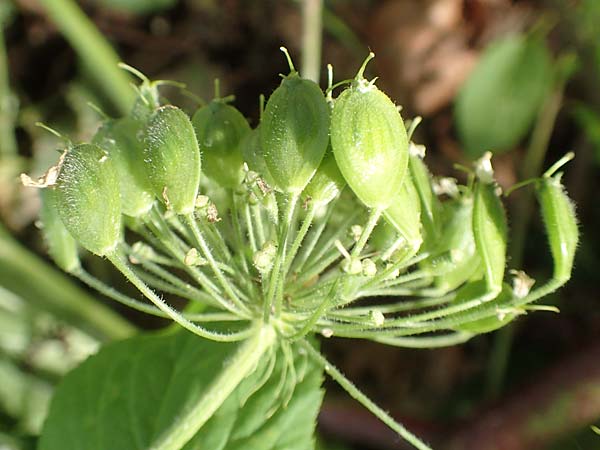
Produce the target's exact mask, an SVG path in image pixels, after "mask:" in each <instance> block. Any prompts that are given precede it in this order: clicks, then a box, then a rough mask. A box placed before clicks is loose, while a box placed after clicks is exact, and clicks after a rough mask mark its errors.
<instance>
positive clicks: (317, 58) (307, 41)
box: [302, 0, 323, 83]
mask: <svg viewBox="0 0 600 450" xmlns="http://www.w3.org/2000/svg"><path fill="white" fill-rule="evenodd" d="M322 21H323V0H303V2H302V76H303V77H304V78H308V79H309V80H313V81H314V82H315V83H318V82H319V78H320V77H319V74H320V68H321V46H322V41H323V28H322V26H321V24H322Z"/></svg>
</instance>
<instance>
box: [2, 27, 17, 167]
mask: <svg viewBox="0 0 600 450" xmlns="http://www.w3.org/2000/svg"><path fill="white" fill-rule="evenodd" d="M15 102H16V100H15V99H14V98H13V96H12V93H11V92H10V86H9V75H8V58H7V55H6V47H5V44H4V24H3V23H2V18H1V17H0V159H4V158H11V157H14V156H16V154H17V141H16V140H15V134H14V123H15V115H16V114H15V113H16V105H15Z"/></svg>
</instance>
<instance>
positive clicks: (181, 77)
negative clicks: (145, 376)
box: [0, 0, 600, 450]
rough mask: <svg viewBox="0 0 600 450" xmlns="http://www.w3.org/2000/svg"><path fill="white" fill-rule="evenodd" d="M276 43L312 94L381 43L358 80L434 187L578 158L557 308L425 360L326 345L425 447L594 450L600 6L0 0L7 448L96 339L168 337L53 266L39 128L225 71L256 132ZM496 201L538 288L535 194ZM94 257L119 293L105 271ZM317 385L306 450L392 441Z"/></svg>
mask: <svg viewBox="0 0 600 450" xmlns="http://www.w3.org/2000/svg"><path fill="white" fill-rule="evenodd" d="M321 30H322V36H321ZM282 44H283V45H285V46H287V47H288V48H289V49H290V50H291V51H292V53H293V55H297V57H296V59H297V60H298V61H300V60H301V58H302V67H303V70H305V71H306V73H307V74H310V75H312V76H318V77H320V79H321V82H322V83H324V81H325V75H326V74H325V70H324V67H325V63H332V64H333V66H334V68H335V76H336V79H344V78H348V77H350V76H352V75H353V74H354V73H355V71H356V69H357V67H358V65H359V64H360V62H361V61H362V59H363V58H364V56H365V54H366V52H367V49H369V48H370V49H372V50H373V51H374V52H375V53H376V55H377V58H376V59H375V64H374V65H373V66H372V67H371V75H374V76H378V77H379V82H378V83H379V85H380V86H381V87H382V88H383V89H384V90H385V91H386V92H387V93H388V94H389V95H390V97H391V98H392V99H393V100H394V101H395V102H396V103H397V104H400V105H402V107H403V116H404V117H405V118H411V117H414V116H416V115H420V116H423V118H424V121H423V124H422V125H421V126H420V127H419V128H418V130H417V133H416V137H415V140H416V141H417V142H418V143H423V144H425V145H426V146H427V161H428V164H429V165H430V167H432V170H433V172H434V174H450V173H452V174H453V175H454V176H456V177H461V173H460V172H459V171H456V170H454V169H453V166H454V164H456V163H459V164H465V163H468V161H469V160H471V159H473V158H476V157H478V156H479V155H481V153H482V152H484V151H486V150H491V151H493V152H494V153H495V155H496V159H495V168H496V174H497V177H498V179H499V182H500V183H501V184H502V185H505V186H507V185H510V184H513V183H515V182H518V181H520V180H523V179H527V178H531V177H535V176H538V175H539V174H540V173H541V171H542V168H543V167H547V166H548V165H549V164H550V163H551V162H553V161H555V160H556V159H557V158H559V157H560V156H562V155H563V154H564V153H565V152H566V151H569V150H573V151H574V152H575V154H576V159H575V160H574V162H573V163H571V164H570V166H569V167H568V168H567V170H566V186H567V189H568V191H569V193H570V195H571V196H572V197H573V198H574V199H575V201H576V203H577V205H578V213H579V219H580V226H581V231H582V244H581V246H580V249H579V253H578V257H577V265H576V272H575V274H574V278H573V280H572V281H571V282H570V283H569V284H568V285H567V287H566V288H564V289H563V290H562V291H560V292H559V293H558V294H556V295H555V296H554V297H553V298H552V299H550V302H551V303H552V304H553V305H555V306H557V307H559V308H560V310H561V314H559V315H556V314H551V313H538V314H534V315H531V316H527V317H523V318H521V319H520V320H519V321H517V322H516V324H515V325H511V326H510V328H508V329H503V330H500V331H499V332H496V333H493V334H489V335H485V336H481V337H478V338H476V339H473V340H472V341H470V342H468V343H467V344H466V345H462V346H457V347H450V348H445V349H437V350H432V351H418V350H400V349H396V348H387V347H384V346H381V345H378V344H373V343H369V342H352V343H348V342H337V341H335V340H332V341H327V342H325V343H324V350H325V352H326V353H327V354H329V355H331V358H332V359H333V361H334V362H336V363H337V364H338V365H339V366H341V367H342V368H343V369H344V371H345V372H346V373H347V375H348V376H349V377H350V378H351V379H354V380H355V381H356V382H357V384H358V385H359V386H361V387H363V388H364V389H365V391H366V392H367V393H368V394H369V395H370V396H371V397H372V398H373V399H374V400H376V401H377V402H379V403H380V404H381V405H383V407H384V408H385V409H387V410H389V411H391V412H392V414H393V415H395V416H397V417H398V418H399V419H401V420H402V421H403V422H404V423H406V424H407V425H408V427H409V428H411V429H412V430H414V431H415V432H416V433H417V434H420V435H422V436H424V437H426V438H427V439H428V440H429V441H431V442H433V443H435V444H436V445H435V448H440V449H456V450H459V449H464V450H469V449H473V450H475V449H476V450H492V449H495V450H521V449H523V450H525V449H527V450H531V449H538V448H539V449H556V450H559V449H560V450H563V449H590V450H591V449H597V448H600V436H599V435H598V434H596V432H594V429H593V428H592V427H591V426H592V425H593V424H596V425H600V345H599V344H598V342H599V341H598V338H599V337H600V308H599V305H600V291H599V289H598V285H597V284H596V282H597V281H598V277H597V271H598V267H600V251H599V250H600V244H599V239H600V234H599V233H598V232H597V230H598V229H600V208H599V207H598V204H597V201H596V200H597V199H596V197H595V195H596V194H594V193H595V192H597V189H598V188H599V185H598V184H599V183H598V181H599V177H598V175H599V173H600V172H599V170H598V166H599V165H600V90H599V89H598V88H597V86H598V85H599V83H600V2H599V1H598V0H520V1H517V0H513V1H511V0H386V1H378V0H353V1H350V0H325V1H323V2H321V1H320V0H296V1H293V0H253V1H251V0H81V1H78V2H74V1H73V0H2V1H0V216H1V219H2V222H1V224H0V449H2V450H4V449H10V450H13V449H30V448H35V445H36V436H37V434H38V433H39V430H40V426H41V423H42V422H43V419H44V416H45V411H46V408H47V405H48V402H49V399H50V398H51V395H52V389H53V386H55V385H56V383H57V382H58V381H59V380H60V378H61V376H62V375H64V373H66V372H67V371H68V370H69V369H70V368H72V367H74V366H75V365H76V364H77V363H78V362H80V361H81V360H82V359H84V358H85V357H86V356H87V355H89V354H91V353H93V352H94V351H96V349H97V348H98V346H99V345H101V344H102V343H103V342H106V341H108V340H113V339H119V338H122V337H125V336H128V335H131V334H133V333H135V332H136V329H150V328H156V327H158V326H162V325H164V323H162V322H160V321H158V320H156V319H152V318H149V317H146V316H141V315H139V314H137V313H134V312H132V311H129V310H124V309H123V308H121V307H119V306H117V305H114V304H112V303H109V302H108V301H107V300H105V299H103V298H100V297H99V296H98V295H97V294H95V293H92V292H89V291H87V290H86V289H84V288H83V287H82V286H80V285H79V284H78V283H77V282H75V281H74V280H72V279H70V278H68V277H67V276H65V275H63V274H62V273H61V272H60V271H59V270H58V269H57V268H55V267H54V266H53V265H52V264H51V263H50V262H49V260H48V258H47V256H46V251H45V248H44V243H43V242H42V241H41V238H40V235H39V232H38V230H37V222H36V218H37V214H38V208H39V200H38V198H37V192H35V191H34V190H32V189H24V188H22V187H21V186H20V185H19V183H18V182H17V178H18V175H19V174H20V173H21V172H27V173H30V174H33V175H40V174H42V173H43V172H44V171H45V169H46V168H47V167H48V166H49V165H51V164H52V163H53V162H54V161H55V160H56V155H57V153H56V151H57V150H59V149H60V148H61V147H62V146H63V142H62V141H61V139H60V138H58V137H56V136H55V135H53V134H51V133H48V132H47V131H46V130H44V129H42V128H40V127H38V126H36V123H38V122H43V123H46V124H49V125H50V126H52V128H54V129H56V130H57V131H58V132H60V133H61V134H63V135H65V136H69V137H70V138H71V139H72V140H73V141H75V142H77V141H79V140H83V139H88V138H89V137H90V136H91V135H92V134H93V133H94V132H95V130H96V127H97V125H98V122H99V114H98V112H97V111H96V109H94V108H91V107H90V106H89V104H90V103H91V104H93V105H96V107H97V108H99V109H101V110H103V111H105V112H106V113H107V114H109V115H119V114H120V113H123V112H124V111H127V109H128V108H129V104H130V101H131V98H132V97H133V94H134V92H133V90H132V89H131V87H130V86H129V83H130V82H132V81H134V80H132V79H131V78H130V76H129V75H128V74H127V73H126V72H124V71H122V70H120V69H118V68H117V62H118V61H124V62H126V63H127V64H129V65H131V66H134V67H136V68H138V69H139V70H141V71H142V72H144V73H145V74H146V75H148V76H149V77H150V78H152V79H167V80H177V81H180V82H183V83H185V84H186V86H187V88H186V90H181V89H178V88H173V87H166V88H165V89H164V90H163V94H164V95H165V97H166V98H168V99H169V100H170V101H173V102H174V103H177V104H179V105H182V106H183V107H184V109H187V110H188V111H189V112H191V111H193V109H194V108H195V106H196V105H197V102H198V97H200V98H203V99H206V100H209V99H210V97H211V95H212V90H213V79H214V78H219V79H220V80H221V86H222V88H221V89H222V92H224V93H225V94H230V93H231V94H235V96H236V101H235V104H236V106H237V107H238V108H239V109H240V110H241V111H242V112H243V113H244V114H245V115H246V116H247V117H248V118H249V120H250V123H251V124H252V125H253V126H255V125H256V124H257V120H258V96H259V94H261V93H264V94H266V95H268V94H269V93H270V92H272V90H273V89H274V88H275V87H276V86H277V84H278V83H279V78H278V77H277V76H276V74H278V73H283V72H286V63H285V60H284V59H283V58H282V57H281V56H280V54H279V51H278V48H279V46H280V45H282ZM319 60H321V61H322V63H319ZM315 63H317V65H315ZM311 64H312V65H311ZM316 68H320V72H316V70H318V69H316ZM317 74H318V75H317ZM190 93H193V95H191V94H190ZM509 203H510V208H511V210H512V211H511V212H512V214H511V216H512V217H513V223H511V227H512V228H513V230H514V235H515V237H514V239H513V241H512V242H511V243H510V245H511V251H510V254H511V259H510V261H509V265H510V266H511V267H520V266H524V267H525V268H526V270H527V272H528V273H529V274H530V275H532V276H533V277H534V278H536V276H537V275H541V274H543V271H545V270H547V269H548V267H550V264H549V261H548V258H549V257H548V256H547V255H548V252H547V249H546V244H545V239H544V237H543V233H542V231H541V224H540V223H539V220H538V219H537V217H538V215H537V211H535V208H534V207H533V203H532V201H531V192H530V191H529V190H527V189H524V190H520V191H517V192H515V193H514V194H513V195H511V197H510V199H509ZM85 264H86V266H87V268H88V269H89V270H90V271H91V272H92V273H94V274H95V275H96V276H99V277H101V278H103V279H104V280H107V281H108V282H110V283H113V284H118V285H119V289H120V290H131V287H129V286H126V285H125V284H124V282H123V281H122V280H121V278H120V277H119V276H118V275H116V274H115V273H114V272H113V271H112V269H111V268H110V267H109V266H108V265H106V264H104V262H103V261H102V260H99V259H97V258H86V259H85ZM329 387H330V388H331V389H330V390H329V391H328V396H327V398H326V401H325V404H324V407H323V410H322V413H321V416H320V419H319V430H320V434H321V435H322V438H321V439H320V443H319V448H321V449H330V450H334V449H339V450H341V449H401V448H404V447H403V445H404V444H402V443H400V442H398V440H397V439H396V438H395V436H393V434H391V432H390V431H389V430H387V429H386V428H385V427H384V426H383V425H381V424H379V423H378V422H377V420H376V419H375V418H373V417H371V416H370V415H369V414H368V412H366V411H363V410H361V409H360V407H359V406H358V405H356V404H354V403H352V402H350V401H347V400H342V398H343V396H338V395H337V394H338V393H339V392H338V389H337V388H336V387H335V386H334V385H333V384H332V385H331V386H329Z"/></svg>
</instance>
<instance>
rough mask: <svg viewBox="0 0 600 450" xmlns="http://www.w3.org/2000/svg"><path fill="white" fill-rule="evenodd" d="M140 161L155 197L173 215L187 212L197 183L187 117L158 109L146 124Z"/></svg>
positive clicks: (191, 131)
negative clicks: (142, 154) (143, 162)
mask: <svg viewBox="0 0 600 450" xmlns="http://www.w3.org/2000/svg"><path fill="white" fill-rule="evenodd" d="M144 160H145V162H146V164H147V166H146V170H147V172H148V177H149V178H150V183H151V185H152V187H153V190H154V193H155V194H156V196H157V197H158V198H159V199H161V200H162V201H163V202H164V203H165V204H166V205H167V208H168V209H171V210H173V211H174V212H175V213H177V214H190V213H192V212H193V211H194V203H195V201H196V196H197V194H198V185H199V182H200V150H199V149H198V142H197V141H196V136H195V134H194V127H193V126H192V123H191V121H190V119H189V118H188V116H187V115H186V114H185V113H184V112H183V111H182V110H180V109H179V108H176V107H174V106H163V107H161V108H158V109H157V110H156V111H155V112H154V113H153V114H152V116H150V119H149V120H148V124H147V125H146V129H145V133H144Z"/></svg>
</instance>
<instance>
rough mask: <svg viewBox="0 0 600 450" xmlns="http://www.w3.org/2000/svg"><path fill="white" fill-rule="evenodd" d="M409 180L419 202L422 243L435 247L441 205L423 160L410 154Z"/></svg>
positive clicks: (437, 237) (438, 232)
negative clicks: (417, 195)
mask: <svg viewBox="0 0 600 450" xmlns="http://www.w3.org/2000/svg"><path fill="white" fill-rule="evenodd" d="M408 167H409V171H410V175H411V178H412V180H413V183H414V185H415V188H416V190H417V193H418V194H419V200H420V201H421V223H422V224H423V234H424V239H423V240H424V242H425V243H428V244H430V245H435V244H436V243H437V242H438V239H439V236H440V232H441V231H440V217H439V216H440V210H441V204H440V200H439V199H438V197H437V196H436V195H435V193H434V192H433V189H432V185H431V174H430V173H429V170H428V169H427V166H425V163H423V160H422V159H421V158H420V157H419V156H417V155H413V154H411V155H410V156H409V159H408Z"/></svg>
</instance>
